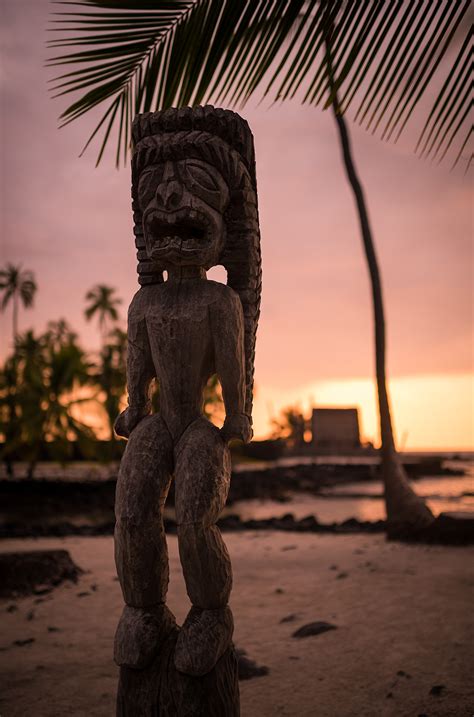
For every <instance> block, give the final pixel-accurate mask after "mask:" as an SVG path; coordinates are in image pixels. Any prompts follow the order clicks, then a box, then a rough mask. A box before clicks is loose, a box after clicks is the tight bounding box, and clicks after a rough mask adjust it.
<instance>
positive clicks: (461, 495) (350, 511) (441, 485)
mask: <svg viewBox="0 0 474 717" xmlns="http://www.w3.org/2000/svg"><path fill="white" fill-rule="evenodd" d="M448 467H452V468H464V469H465V470H466V474H465V475H464V476H452V477H445V476H441V477H440V476H426V477H424V478H420V479H418V480H416V481H413V482H412V486H413V488H414V490H415V491H416V492H417V493H418V495H420V496H423V498H425V499H426V501H427V504H428V506H429V507H430V509H431V510H432V512H433V514H434V515H439V514H440V513H444V512H453V511H455V512H459V511H460V512H469V513H473V514H474V466H473V464H472V463H465V462H460V461H456V462H453V463H452V464H449V466H448ZM225 512H226V514H229V513H237V514H238V515H239V516H240V517H241V519H242V520H250V519H256V520H258V519H264V518H274V517H281V516H283V515H284V514H285V513H293V515H294V516H295V518H297V519H301V518H304V517H306V516H307V515H314V516H315V517H316V518H317V520H318V521H319V522H321V523H332V522H342V521H344V520H347V519H348V518H357V520H361V521H362V520H367V521H369V520H370V521H374V520H384V519H385V504H384V500H383V486H382V484H381V483H379V482H377V481H367V482H357V483H346V484H344V485H338V486H333V487H331V488H325V490H324V493H323V494H319V495H317V496H315V495H312V494H309V493H294V494H292V495H289V496H288V500H286V501H285V502H279V501H274V500H257V499H254V500H245V501H237V502H236V503H233V504H232V505H229V506H228V507H227V508H226V511H225Z"/></svg>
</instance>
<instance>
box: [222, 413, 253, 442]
mask: <svg viewBox="0 0 474 717" xmlns="http://www.w3.org/2000/svg"><path fill="white" fill-rule="evenodd" d="M221 435H222V438H223V439H224V441H225V442H226V443H228V442H229V441H232V440H234V439H237V440H239V441H243V442H244V443H249V442H250V441H251V440H252V436H253V431H252V426H251V424H250V419H249V417H248V416H246V415H245V413H232V414H230V415H229V416H226V419H225V421H224V425H223V426H222V428H221Z"/></svg>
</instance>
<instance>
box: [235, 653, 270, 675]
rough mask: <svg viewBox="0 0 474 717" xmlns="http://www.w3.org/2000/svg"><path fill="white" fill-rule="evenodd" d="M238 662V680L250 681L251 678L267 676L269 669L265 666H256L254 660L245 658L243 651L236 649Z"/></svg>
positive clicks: (245, 654)
mask: <svg viewBox="0 0 474 717" xmlns="http://www.w3.org/2000/svg"><path fill="white" fill-rule="evenodd" d="M236 653H237V658H238V661H239V680H251V679H252V678H253V677H264V676H265V675H268V673H269V669H268V667H266V666H265V665H257V663H256V662H254V660H251V659H250V658H248V657H247V653H246V651H245V650H239V649H238V648H237V649H236Z"/></svg>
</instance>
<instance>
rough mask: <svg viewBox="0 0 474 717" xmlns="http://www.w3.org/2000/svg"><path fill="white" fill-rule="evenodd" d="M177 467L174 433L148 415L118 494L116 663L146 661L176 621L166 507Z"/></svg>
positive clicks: (125, 461) (128, 454)
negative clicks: (169, 595)
mask: <svg viewBox="0 0 474 717" xmlns="http://www.w3.org/2000/svg"><path fill="white" fill-rule="evenodd" d="M172 470H173V444H172V439H171V436H170V434H169V432H168V429H167V428H166V426H165V424H164V422H163V420H162V419H161V417H160V416H159V415H154V416H149V417H147V418H144V419H143V421H141V422H140V423H139V424H138V426H137V427H136V428H135V429H134V431H132V433H131V436H130V440H129V441H128V444H127V448H126V449H125V453H124V456H123V458H122V462H121V464H120V471H119V476H118V481H117V491H116V497H115V515H116V524H115V564H116V566H117V573H118V576H119V580H120V585H121V587H122V593H123V597H124V600H125V603H126V605H125V608H124V611H123V614H122V617H121V619H120V622H119V625H118V628H117V633H116V636H115V648H114V657H115V661H116V663H117V664H118V665H127V666H129V667H144V666H145V665H147V664H149V662H150V661H151V660H152V659H153V657H154V655H155V654H156V652H157V650H158V649H159V645H160V642H162V641H163V639H165V638H166V636H167V635H168V634H169V631H170V630H171V629H172V628H173V626H174V617H173V615H172V614H171V612H170V611H169V610H168V608H167V607H166V605H165V604H164V603H165V600H166V592H167V589H168V580H169V567H168V550H167V547H166V536H165V532H164V526H163V516H162V513H163V507H164V503H165V500H166V496H167V494H168V490H169V486H170V482H171V475H172Z"/></svg>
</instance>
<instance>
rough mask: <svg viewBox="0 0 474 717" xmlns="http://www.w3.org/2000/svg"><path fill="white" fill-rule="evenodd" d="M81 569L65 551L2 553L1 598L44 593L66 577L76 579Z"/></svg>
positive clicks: (0, 566) (0, 556)
mask: <svg viewBox="0 0 474 717" xmlns="http://www.w3.org/2000/svg"><path fill="white" fill-rule="evenodd" d="M82 572H83V571H82V570H81V569H80V568H79V567H78V566H77V565H76V564H75V563H74V562H73V561H72V559H71V556H70V555H69V553H68V552H67V550H32V551H29V552H19V553H1V554H0V597H11V596H12V595H32V594H35V595H38V594H44V593H46V592H49V591H50V590H52V588H53V587H54V586H56V585H59V584H60V583H62V582H63V581H65V580H70V581H72V582H77V578H78V576H79V575H80V574H81V573H82Z"/></svg>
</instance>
